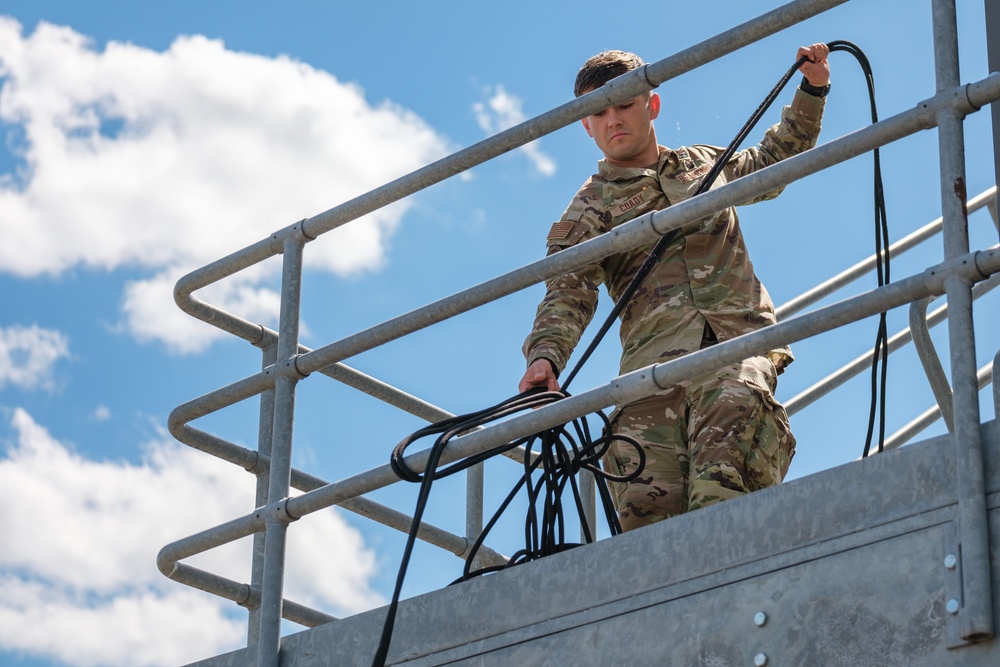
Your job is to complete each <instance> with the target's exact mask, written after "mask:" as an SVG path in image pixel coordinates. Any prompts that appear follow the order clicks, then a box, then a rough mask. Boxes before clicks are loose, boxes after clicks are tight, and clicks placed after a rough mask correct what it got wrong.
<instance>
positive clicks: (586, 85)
mask: <svg viewBox="0 0 1000 667" xmlns="http://www.w3.org/2000/svg"><path fill="white" fill-rule="evenodd" d="M645 64H646V63H645V62H643V60H642V58H640V57H639V56H637V55H635V54H634V53H629V52H628V51H604V52H602V53H598V54H597V55H596V56H591V57H590V58H589V59H588V60H587V62H585V63H583V67H581V68H580V71H579V72H578V73H577V75H576V84H575V85H574V86H573V94H574V95H576V96H577V97H580V95H583V94H584V93H589V92H590V91H592V90H596V89H598V88H600V87H601V86H603V85H604V84H606V83H607V82H608V81H611V79H613V78H615V77H617V76H621V75H622V74H624V73H625V72H631V71H632V70H634V69H636V68H638V67H642V66H643V65H645Z"/></svg>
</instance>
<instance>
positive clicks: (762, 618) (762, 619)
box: [753, 611, 767, 628]
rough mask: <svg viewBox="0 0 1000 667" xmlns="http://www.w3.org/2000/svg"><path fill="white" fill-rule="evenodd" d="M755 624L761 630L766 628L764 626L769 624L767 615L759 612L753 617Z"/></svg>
mask: <svg viewBox="0 0 1000 667" xmlns="http://www.w3.org/2000/svg"><path fill="white" fill-rule="evenodd" d="M753 622H754V623H756V624H757V627H759V628H762V627H764V624H765V623H767V614H765V613H764V612H762V611H758V612H757V613H756V614H754V615H753Z"/></svg>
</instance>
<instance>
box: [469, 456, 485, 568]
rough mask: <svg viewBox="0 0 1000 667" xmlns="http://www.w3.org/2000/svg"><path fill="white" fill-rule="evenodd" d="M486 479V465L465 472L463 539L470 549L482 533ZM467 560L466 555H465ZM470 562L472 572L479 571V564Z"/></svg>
mask: <svg viewBox="0 0 1000 667" xmlns="http://www.w3.org/2000/svg"><path fill="white" fill-rule="evenodd" d="M485 477H486V464H485V463H477V464H476V465H474V466H472V467H471V468H469V469H468V470H466V471H465V539H466V540H468V541H469V545H468V548H469V549H471V548H472V546H473V544H475V542H476V540H478V539H479V534H480V533H482V532H483V486H484V480H485ZM466 558H468V554H466ZM477 560H481V559H479V557H478V556H477V557H476V560H474V561H473V562H472V570H476V569H479V565H480V564H479V563H478V562H476V561H477Z"/></svg>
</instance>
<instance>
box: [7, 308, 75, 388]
mask: <svg viewBox="0 0 1000 667" xmlns="http://www.w3.org/2000/svg"><path fill="white" fill-rule="evenodd" d="M68 356H69V339H68V338H67V337H66V336H65V334H63V333H60V332H59V331H55V330H52V329H43V328H42V327H39V326H37V325H31V326H21V325H17V324H15V325H13V326H10V327H6V328H4V327H0V389H3V388H4V387H5V386H7V385H12V386H15V387H17V388H19V389H51V388H52V387H53V386H54V383H55V380H54V375H53V372H54V370H55V364H56V362H58V361H59V360H60V359H65V358H67V357H68Z"/></svg>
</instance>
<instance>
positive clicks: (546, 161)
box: [472, 85, 556, 176]
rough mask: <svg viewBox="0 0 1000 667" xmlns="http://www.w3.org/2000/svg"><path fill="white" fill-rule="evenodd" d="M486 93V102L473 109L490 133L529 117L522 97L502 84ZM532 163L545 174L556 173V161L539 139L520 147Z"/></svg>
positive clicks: (483, 128)
mask: <svg viewBox="0 0 1000 667" xmlns="http://www.w3.org/2000/svg"><path fill="white" fill-rule="evenodd" d="M485 92H486V94H487V95H489V96H490V98H489V100H487V101H486V103H485V104H484V103H482V102H476V103H475V104H473V105H472V110H473V111H474V112H475V114H476V122H477V123H479V127H480V128H481V129H482V130H483V132H486V133H487V134H489V135H493V134H496V133H498V132H502V131H503V130H507V129H510V128H512V127H514V126H515V125H518V124H519V123H523V122H524V121H525V120H526V119H527V117H526V116H525V115H524V111H523V110H522V109H521V99H520V98H519V97H517V96H516V95H511V94H510V93H508V92H507V91H506V89H504V87H503V86H502V85H497V86H495V87H493V88H487V89H486V91H485ZM518 150H520V151H521V152H523V153H524V154H525V155H526V156H527V157H528V159H529V160H531V163H532V164H533V165H534V166H535V169H537V170H538V172H539V173H540V174H542V175H543V176H552V175H554V174H555V173H556V162H555V160H554V159H553V158H552V157H551V156H550V155H548V154H547V153H544V152H542V150H541V148H540V147H539V143H538V141H537V140H535V141H532V142H531V143H528V144H525V145H524V146H521V148H520V149H518Z"/></svg>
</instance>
